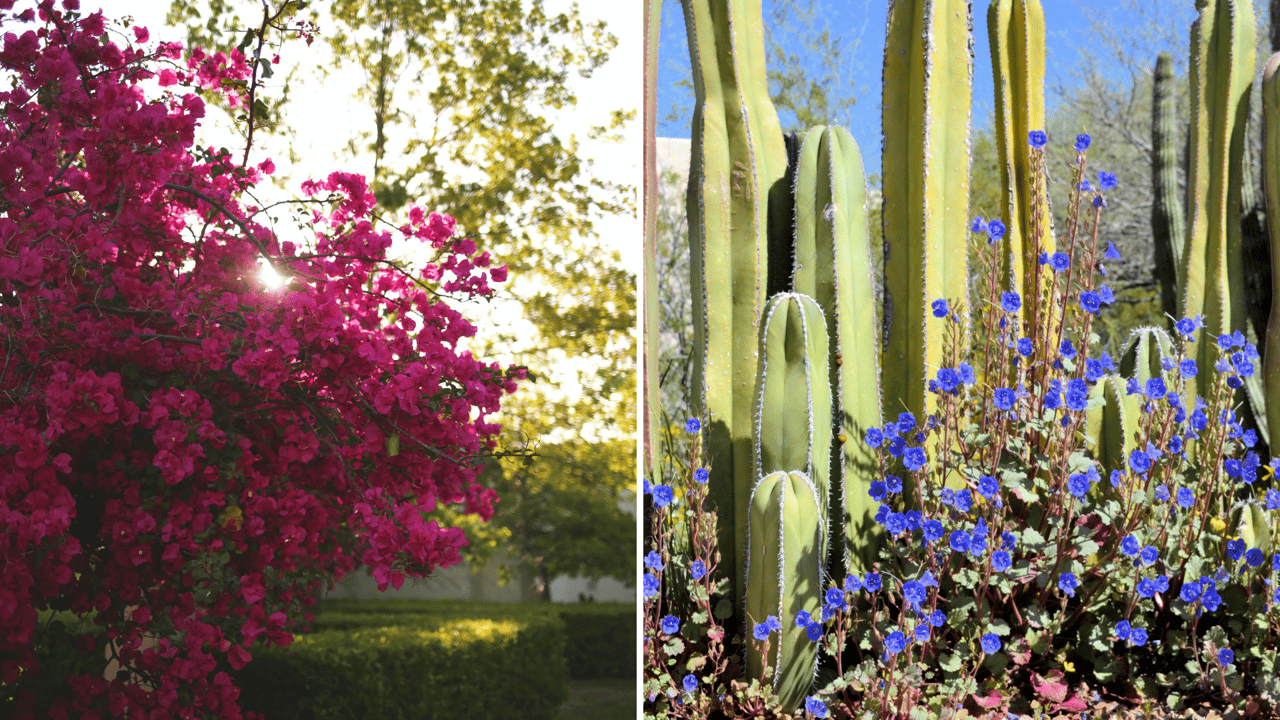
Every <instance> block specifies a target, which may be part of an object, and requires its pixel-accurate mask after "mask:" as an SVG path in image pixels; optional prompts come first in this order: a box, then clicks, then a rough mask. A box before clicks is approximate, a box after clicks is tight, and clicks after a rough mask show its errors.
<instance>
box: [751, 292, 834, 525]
mask: <svg viewBox="0 0 1280 720" xmlns="http://www.w3.org/2000/svg"><path fill="white" fill-rule="evenodd" d="M762 322H763V327H762V329H761V331H760V371H759V375H758V378H759V381H758V382H759V388H758V397H759V401H758V403H757V404H756V415H755V419H756V432H755V451H756V452H755V461H756V468H755V471H756V473H757V477H763V476H765V475H768V474H769V473H771V472H775V471H778V470H781V471H784V472H790V471H792V470H799V471H801V472H803V473H804V474H805V476H806V477H808V478H809V481H810V482H812V483H813V487H814V488H815V489H816V490H817V492H818V504H819V506H820V507H821V508H822V512H823V518H826V517H827V509H828V502H829V501H828V497H829V495H830V492H831V482H830V466H831V440H832V437H831V435H832V433H831V418H832V402H831V385H830V384H829V383H830V379H829V377H830V376H829V373H828V352H829V350H828V347H829V343H828V341H827V320H826V318H825V317H824V316H823V313H822V309H821V308H820V307H818V303H817V302H816V301H815V300H814V299H813V298H811V297H809V296H807V295H798V294H795V293H780V294H778V295H774V296H773V297H771V298H769V302H768V304H766V305H765V310H764V317H763V318H762ZM824 524H825V520H824Z"/></svg>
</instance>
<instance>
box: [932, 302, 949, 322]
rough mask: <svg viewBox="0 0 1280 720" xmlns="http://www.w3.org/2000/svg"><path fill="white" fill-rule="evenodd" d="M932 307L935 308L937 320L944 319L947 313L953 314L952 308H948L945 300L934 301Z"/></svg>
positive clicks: (934, 313) (934, 312)
mask: <svg viewBox="0 0 1280 720" xmlns="http://www.w3.org/2000/svg"><path fill="white" fill-rule="evenodd" d="M931 307H932V308H933V316H934V317H936V318H944V317H946V316H947V313H949V312H951V308H949V307H947V301H946V300H943V299H938V300H934V301H933V305H932V306H931Z"/></svg>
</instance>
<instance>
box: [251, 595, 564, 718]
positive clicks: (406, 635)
mask: <svg viewBox="0 0 1280 720" xmlns="http://www.w3.org/2000/svg"><path fill="white" fill-rule="evenodd" d="M564 637H565V636H564V627H563V625H562V623H561V621H560V619H559V618H556V617H548V616H540V615H536V614H530V615H529V616H527V617H525V618H522V619H519V620H516V619H505V620H493V619H450V620H448V621H444V620H441V621H440V622H438V623H434V624H431V623H427V624H424V625H422V626H416V627H415V626H405V625H396V626H390V627H360V628H353V629H348V630H336V629H334V630H323V631H320V632H315V633H309V634H302V635H299V636H297V637H296V638H295V639H294V641H293V642H292V643H291V644H289V645H288V646H286V647H268V648H260V649H258V650H256V651H255V653H254V659H253V661H252V662H250V663H249V665H248V666H246V667H245V669H244V670H242V671H240V672H239V673H237V677H236V681H237V683H238V684H239V685H240V687H241V688H242V695H241V707H242V708H244V709H246V710H253V711H257V712H261V713H264V714H265V715H266V717H267V718H298V719H299V720H324V719H327V718H333V719H335V720H336V719H338V718H344V719H345V718H414V719H415V720H425V719H427V718H432V719H437V720H455V719H456V720H464V719H467V720H470V719H471V718H477V717H523V718H543V719H546V718H551V717H552V716H553V715H554V713H555V710H556V708H557V707H559V705H560V704H561V703H563V702H564V700H565V699H566V698H567V697H568V685H567V677H568V672H567V668H566V664H565V659H564V642H565V641H564Z"/></svg>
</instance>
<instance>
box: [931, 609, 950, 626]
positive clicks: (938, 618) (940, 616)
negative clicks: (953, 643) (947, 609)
mask: <svg viewBox="0 0 1280 720" xmlns="http://www.w3.org/2000/svg"><path fill="white" fill-rule="evenodd" d="M946 621H947V614H946V613H944V612H942V611H941V610H934V611H933V612H932V613H931V614H930V615H929V624H930V625H932V626H934V627H942V625H943V623H945V622H946Z"/></svg>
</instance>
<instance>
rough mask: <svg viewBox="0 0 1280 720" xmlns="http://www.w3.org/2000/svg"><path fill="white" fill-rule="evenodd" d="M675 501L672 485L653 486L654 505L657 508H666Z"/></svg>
mask: <svg viewBox="0 0 1280 720" xmlns="http://www.w3.org/2000/svg"><path fill="white" fill-rule="evenodd" d="M675 499H676V495H675V492H674V491H672V489H671V486H670V485H654V486H653V504H654V506H655V507H666V506H668V505H670V504H671V503H672V502H674V501H675Z"/></svg>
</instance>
